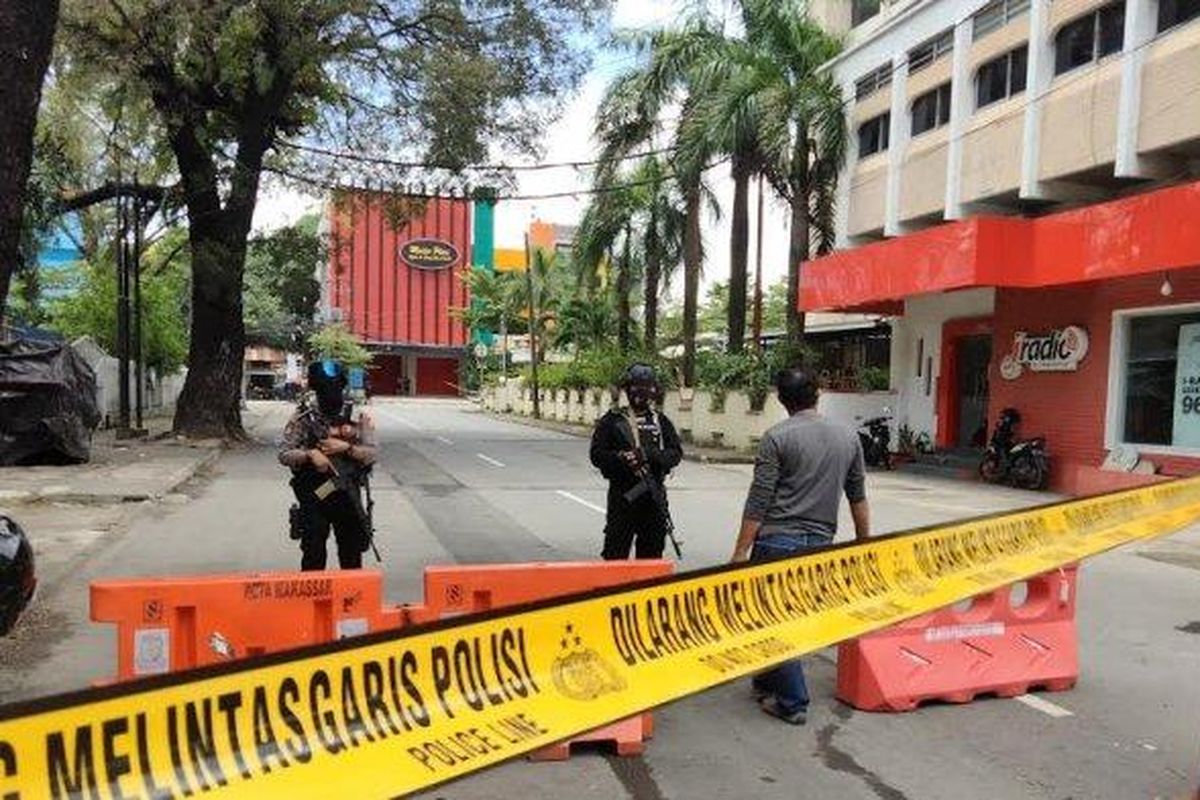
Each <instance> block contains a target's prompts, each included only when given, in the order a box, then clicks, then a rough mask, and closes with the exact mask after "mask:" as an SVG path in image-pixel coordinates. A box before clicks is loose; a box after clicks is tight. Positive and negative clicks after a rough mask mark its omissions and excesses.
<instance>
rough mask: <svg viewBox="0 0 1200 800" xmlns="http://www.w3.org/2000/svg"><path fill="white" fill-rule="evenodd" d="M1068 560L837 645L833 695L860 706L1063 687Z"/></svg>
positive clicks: (1071, 613) (1072, 651)
mask: <svg viewBox="0 0 1200 800" xmlns="http://www.w3.org/2000/svg"><path fill="white" fill-rule="evenodd" d="M1075 580H1076V568H1075V566H1070V567H1065V568H1063V569H1061V570H1056V571H1054V572H1048V573H1046V574H1044V575H1039V576H1037V577H1035V578H1031V579H1029V580H1028V581H1026V582H1024V583H1025V586H1026V588H1027V592H1026V595H1025V598H1024V602H1020V603H1019V604H1018V603H1017V602H1015V601H1014V598H1013V593H1014V592H1015V591H1017V590H1016V588H1015V587H1017V586H1020V585H1021V584H1014V586H1013V587H1008V588H1005V589H1001V590H997V591H994V592H989V593H987V594H982V595H979V596H977V597H975V598H973V599H972V600H971V601H970V607H969V608H967V609H966V610H959V609H958V608H957V607H954V606H951V607H948V608H943V609H940V610H938V611H935V612H933V613H932V614H926V615H924V616H920V617H916V618H915V619H911V620H909V621H907V622H903V623H900V624H899V625H894V626H892V627H890V628H885V629H883V630H881V631H878V632H876V633H872V634H869V635H867V636H863V637H861V638H859V639H855V640H851V641H849V642H844V643H843V644H841V645H840V646H839V647H838V679H837V697H838V699H839V700H841V701H843V702H845V703H848V704H850V705H852V706H854V707H855V708H858V709H862V710H864V711H911V710H912V709H914V708H916V707H917V706H918V705H919V704H921V703H923V702H926V701H931V700H941V701H945V702H950V703H967V702H970V701H971V700H973V699H975V698H976V697H977V696H979V695H985V694H990V695H997V696H999V697H1015V696H1017V695H1021V694H1025V693H1027V692H1029V691H1030V690H1032V689H1047V690H1050V691H1062V690H1065V689H1070V688H1071V687H1072V686H1074V685H1075V681H1076V680H1077V679H1078V678H1079V647H1078V639H1077V636H1076V632H1075Z"/></svg>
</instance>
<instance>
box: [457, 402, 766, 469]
mask: <svg viewBox="0 0 1200 800" xmlns="http://www.w3.org/2000/svg"><path fill="white" fill-rule="evenodd" d="M480 413H481V414H483V415H484V416H486V417H488V418H490V419H495V420H500V421H502V422H512V423H515V424H517V425H524V426H526V427H527V428H540V429H542V430H549V431H555V432H557V433H564V434H567V435H568V436H575V437H578V438H580V439H587V438H589V437H591V435H592V429H591V427H590V426H587V425H581V424H576V423H571V422H558V421H557V420H546V419H534V418H533V417H525V416H520V415H517V414H503V413H500V412H498V411H488V410H487V409H484V408H481V409H480ZM683 458H684V460H685V461H694V462H696V463H698V464H753V463H754V456H753V455H752V454H750V453H739V452H737V451H735V450H727V451H722V450H711V449H709V450H693V449H690V448H689V447H688V446H687V445H686V444H685V445H684V448H683Z"/></svg>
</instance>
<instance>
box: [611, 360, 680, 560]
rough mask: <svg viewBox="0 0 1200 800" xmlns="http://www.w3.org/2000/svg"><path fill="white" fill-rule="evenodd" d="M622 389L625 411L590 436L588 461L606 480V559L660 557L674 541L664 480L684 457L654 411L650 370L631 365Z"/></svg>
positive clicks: (657, 394) (656, 393)
mask: <svg viewBox="0 0 1200 800" xmlns="http://www.w3.org/2000/svg"><path fill="white" fill-rule="evenodd" d="M621 389H622V390H623V391H624V393H625V397H626V400H627V402H628V406H627V407H623V408H613V409H610V410H609V411H608V413H606V414H605V415H604V416H603V417H601V418H600V420H599V421H598V422H597V423H596V428H595V430H594V431H593V432H592V446H591V459H592V464H593V465H594V466H596V467H597V468H599V470H600V473H601V474H602V475H603V476H604V477H605V478H607V479H608V510H607V519H606V522H605V526H604V550H603V552H602V553H601V556H602V557H603V558H604V559H606V560H610V561H611V560H617V559H624V558H629V552H630V549H631V548H632V549H634V552H635V553H636V555H637V557H638V558H661V557H662V554H663V548H664V547H665V545H666V539H667V537H668V536H671V537H672V542H673V543H674V544H675V548H676V552H678V551H679V547H678V543H677V542H675V541H674V536H673V528H672V525H671V516H670V511H669V509H668V508H667V494H666V489H665V488H664V486H663V481H664V480H665V479H666V477H667V475H668V474H670V472H671V470H672V469H674V468H675V466H676V465H677V464H678V463H679V461H680V459H681V458H683V446H682V444H680V441H679V434H677V433H676V432H675V426H674V425H672V424H671V420H669V419H667V415H666V414H663V413H662V412H661V411H659V410H658V408H656V404H657V402H658V401H659V400H660V399H661V389H660V387H659V384H658V380H657V379H656V377H655V375H654V370H653V368H651V367H649V366H647V365H645V364H634V365H633V366H631V367H630V368H629V370H628V371H627V372H626V374H625V377H624V378H623V380H622V382H621Z"/></svg>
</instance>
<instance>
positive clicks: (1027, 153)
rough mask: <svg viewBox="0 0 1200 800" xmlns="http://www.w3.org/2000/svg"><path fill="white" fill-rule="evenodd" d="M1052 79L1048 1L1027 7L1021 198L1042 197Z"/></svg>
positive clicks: (1036, 0) (1043, 0) (1052, 53)
mask: <svg viewBox="0 0 1200 800" xmlns="http://www.w3.org/2000/svg"><path fill="white" fill-rule="evenodd" d="M1053 78H1054V41H1053V39H1051V37H1050V0H1033V2H1032V3H1030V5H1029V71H1028V73H1027V75H1026V78H1025V98H1026V100H1025V132H1024V136H1023V140H1022V145H1023V147H1022V152H1021V198H1022V199H1023V200H1036V199H1038V198H1040V197H1042V194H1043V189H1042V183H1041V179H1040V178H1039V177H1038V176H1039V174H1040V171H1041V164H1042V105H1043V103H1044V101H1045V96H1046V92H1047V90H1048V89H1049V88H1050V81H1051V80H1052V79H1053Z"/></svg>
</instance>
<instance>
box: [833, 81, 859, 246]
mask: <svg viewBox="0 0 1200 800" xmlns="http://www.w3.org/2000/svg"><path fill="white" fill-rule="evenodd" d="M853 98H854V83H853V82H850V83H847V84H846V85H845V86H843V87H842V102H844V103H845V104H846V107H847V108H848V109H850V112H851V113H848V114H847V116H848V117H849V118H850V130H849V132H848V133H847V137H848V139H849V142H848V144H847V146H846V160H845V162H844V163H843V164H842V171H841V173H840V175H839V177H838V185H837V208H836V209H834V214H835V215H836V219H835V222H834V228H833V229H834V231H835V232H836V237H835V239H836V241H835V242H834V247H836V248H837V249H838V250H844V249H845V248H847V247H849V246H850V234H849V229H850V184H851V183H852V182H853V180H854V167H855V165H857V164H858V129H857V128H856V127H855V126H854V122H853V120H854V115H853V113H852V112H853V109H854V106H853V103H852V101H853Z"/></svg>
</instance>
